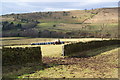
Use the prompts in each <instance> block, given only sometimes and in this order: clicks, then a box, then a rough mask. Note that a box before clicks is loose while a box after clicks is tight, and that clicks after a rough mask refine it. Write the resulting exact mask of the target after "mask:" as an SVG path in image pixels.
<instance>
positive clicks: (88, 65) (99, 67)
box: [22, 48, 118, 78]
mask: <svg viewBox="0 0 120 80" xmlns="http://www.w3.org/2000/svg"><path fill="white" fill-rule="evenodd" d="M43 62H44V63H45V64H46V66H47V67H48V68H46V69H44V70H40V71H36V72H35V73H33V74H30V75H23V76H22V77H30V78H118V48H117V49H113V50H111V51H107V52H104V53H102V54H100V55H97V56H94V57H89V58H50V57H44V58H43Z"/></svg>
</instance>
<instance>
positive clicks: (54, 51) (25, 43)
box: [2, 37, 102, 57]
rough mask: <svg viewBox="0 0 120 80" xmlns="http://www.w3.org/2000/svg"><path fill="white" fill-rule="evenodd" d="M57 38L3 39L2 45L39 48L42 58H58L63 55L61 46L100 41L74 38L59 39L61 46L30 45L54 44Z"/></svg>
mask: <svg viewBox="0 0 120 80" xmlns="http://www.w3.org/2000/svg"><path fill="white" fill-rule="evenodd" d="M56 39H57V38H27V37H8V38H7V37H4V38H2V45H3V46H6V47H33V46H34V47H37V46H40V47H41V50H42V56H50V57H60V56H61V55H62V54H63V46H64V45H65V44H69V43H75V42H87V41H93V40H102V39H100V38H75V39H60V40H61V41H64V42H66V43H65V44H61V45H30V44H31V43H39V42H49V41H50V42H54V41H55V40H56Z"/></svg>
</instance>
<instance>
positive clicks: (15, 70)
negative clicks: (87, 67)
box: [3, 45, 119, 78]
mask: <svg viewBox="0 0 120 80" xmlns="http://www.w3.org/2000/svg"><path fill="white" fill-rule="evenodd" d="M118 47H119V46H118V45H113V46H105V47H101V48H97V49H93V50H89V51H84V52H80V53H78V54H79V55H77V56H72V57H64V58H50V57H46V59H44V61H46V62H44V63H43V64H42V65H41V64H40V63H28V64H25V65H14V66H3V78H18V76H21V75H27V76H26V77H28V78H29V74H33V73H35V72H37V71H40V70H44V69H46V68H50V67H54V66H59V65H72V64H77V62H78V61H76V60H77V59H76V58H78V59H81V61H82V60H83V58H86V57H92V56H95V55H98V54H101V53H103V52H107V51H110V50H112V49H115V48H118ZM73 58H74V59H76V60H75V61H74V60H73ZM65 60H66V61H68V62H67V63H66V61H65ZM70 60H73V61H70ZM83 61H84V60H83ZM19 78H21V77H19Z"/></svg>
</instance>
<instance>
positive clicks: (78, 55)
mask: <svg viewBox="0 0 120 80" xmlns="http://www.w3.org/2000/svg"><path fill="white" fill-rule="evenodd" d="M118 47H120V46H119V45H111V46H104V47H100V48H96V49H91V50H88V51H83V52H78V53H75V54H74V55H71V56H69V57H71V58H72V57H76V58H87V57H92V56H96V55H99V54H101V53H104V52H107V51H110V50H112V49H115V48H118Z"/></svg>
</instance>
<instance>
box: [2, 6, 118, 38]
mask: <svg viewBox="0 0 120 80" xmlns="http://www.w3.org/2000/svg"><path fill="white" fill-rule="evenodd" d="M2 20H3V21H2V24H3V29H2V30H3V36H10V37H11V36H17V37H117V36H118V33H117V32H116V31H117V30H118V28H117V26H118V8H98V9H92V10H72V11H54V12H34V13H24V14H8V15H3V16H2ZM111 31H112V32H111ZM31 32H32V33H31ZM113 32H114V33H113Z"/></svg>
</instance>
